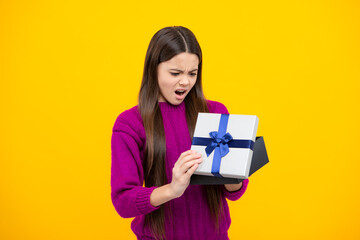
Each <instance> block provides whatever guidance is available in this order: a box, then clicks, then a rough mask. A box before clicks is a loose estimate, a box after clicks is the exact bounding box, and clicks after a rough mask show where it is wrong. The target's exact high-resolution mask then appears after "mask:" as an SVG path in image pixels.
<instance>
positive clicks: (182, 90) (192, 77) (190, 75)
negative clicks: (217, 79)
mask: <svg viewBox="0 0 360 240" xmlns="http://www.w3.org/2000/svg"><path fill="white" fill-rule="evenodd" d="M198 65H199V58H198V56H197V55H196V54H193V53H186V52H183V53H179V54H177V55H175V56H174V57H173V58H171V59H170V60H168V61H166V62H161V63H160V64H159V66H158V83H159V88H160V96H159V102H165V101H167V102H169V103H171V104H172V105H178V104H180V103H181V102H182V101H183V100H184V99H185V97H186V95H187V94H188V93H189V91H190V90H191V88H192V87H193V86H194V85H195V82H196V78H197V71H198Z"/></svg>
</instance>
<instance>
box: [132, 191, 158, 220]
mask: <svg viewBox="0 0 360 240" xmlns="http://www.w3.org/2000/svg"><path fill="white" fill-rule="evenodd" d="M155 188H157V187H156V186H153V187H143V188H142V189H141V190H140V191H138V192H137V194H136V200H135V204H136V207H137V209H138V211H139V212H140V213H141V214H148V213H150V212H152V211H155V210H157V209H159V208H160V206H161V205H159V206H157V207H154V206H153V205H151V203H150V195H151V193H152V191H153V190H154V189H155Z"/></svg>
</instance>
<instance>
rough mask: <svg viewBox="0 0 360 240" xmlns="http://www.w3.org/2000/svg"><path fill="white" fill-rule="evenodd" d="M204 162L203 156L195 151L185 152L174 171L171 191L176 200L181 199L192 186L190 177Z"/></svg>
mask: <svg viewBox="0 0 360 240" xmlns="http://www.w3.org/2000/svg"><path fill="white" fill-rule="evenodd" d="M201 162H202V158H201V154H200V153H197V152H196V151H195V150H188V151H186V152H183V153H182V154H181V155H180V157H179V159H178V160H177V161H176V163H175V165H174V168H173V169H172V173H173V174H172V180H171V183H170V189H171V191H172V193H173V195H174V197H175V198H178V197H181V196H182V195H183V193H184V192H185V190H186V188H187V187H188V186H189V184H190V177H191V175H192V174H193V173H194V172H195V170H196V169H197V167H198V166H199V164H200V163H201Z"/></svg>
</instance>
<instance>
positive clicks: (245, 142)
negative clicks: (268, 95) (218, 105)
mask: <svg viewBox="0 0 360 240" xmlns="http://www.w3.org/2000/svg"><path fill="white" fill-rule="evenodd" d="M220 122H221V123H220ZM258 123H259V118H258V117H257V116H255V115H239V114H218V113H199V114H198V118H197V122H196V126H195V131H194V137H193V142H192V145H191V149H192V150H196V151H197V152H199V153H201V155H202V159H203V162H202V163H201V164H200V165H199V166H198V168H197V169H196V171H195V172H194V174H198V175H205V176H215V177H229V178H244V179H245V178H248V177H249V170H250V165H251V159H252V155H253V150H252V147H253V144H254V142H255V138H256V132H257V128H258ZM211 132H213V133H212V134H211V135H212V137H211V135H210V133H211ZM225 133H227V135H226V136H224V134H225ZM230 135H231V137H232V139H231V137H229V136H230ZM229 138H230V139H231V140H229ZM227 149H228V150H227ZM214 156H215V158H214Z"/></svg>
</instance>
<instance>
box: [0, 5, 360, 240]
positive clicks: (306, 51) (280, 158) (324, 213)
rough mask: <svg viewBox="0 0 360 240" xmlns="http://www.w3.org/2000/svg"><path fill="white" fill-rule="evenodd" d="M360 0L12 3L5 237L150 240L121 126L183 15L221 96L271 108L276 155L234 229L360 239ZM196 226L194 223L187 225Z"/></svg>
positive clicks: (260, 111) (3, 51)
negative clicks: (116, 182)
mask: <svg viewBox="0 0 360 240" xmlns="http://www.w3.org/2000/svg"><path fill="white" fill-rule="evenodd" d="M359 16H360V11H359V3H358V2H357V1H344V0H336V1H335V0H334V1H311V0H307V1H277V0H276V1H264V0H263V1H242V2H238V1H220V2H215V1H214V2H208V1H199V2H195V1H159V2H152V1H151V2H148V1H143V2H138V1H126V2H122V1H69V0H68V1H4V0H2V1H0V84H1V85H0V98H1V100H0V103H1V115H0V117H1V118H0V121H1V122H0V131H1V133H0V164H1V166H0V191H1V192H0V194H1V195H0V214H1V217H0V238H1V239H134V240H135V239H136V238H135V235H133V233H132V231H131V229H130V223H131V220H132V219H123V218H121V217H120V216H119V215H117V213H116V211H115V209H114V207H113V206H112V203H111V199H110V166H111V149H110V140H111V133H112V132H111V130H112V127H113V124H114V122H115V119H116V117H117V116H118V115H119V114H120V113H121V112H122V111H124V110H125V109H128V108H130V107H132V106H134V105H136V104H137V102H136V100H137V94H138V90H139V86H140V81H141V76H142V70H143V64H144V59H145V53H146V49H147V46H148V44H149V42H150V39H151V37H152V36H153V35H154V34H155V32H156V31H157V30H159V29H161V28H163V27H166V26H173V25H182V26H185V27H188V28H189V29H191V30H192V31H193V32H194V33H195V35H196V36H197V38H198V40H199V43H200V45H201V47H202V51H203V57H204V59H203V83H204V89H205V94H206V97H207V98H208V99H212V100H217V101H220V102H223V103H224V104H225V105H226V106H227V107H228V109H229V111H230V113H233V114H254V115H257V116H258V117H259V119H260V121H259V129H258V134H257V135H258V136H264V139H265V144H266V147H267V150H268V154H269V158H270V163H269V164H268V165H267V166H266V167H264V168H263V169H262V170H261V171H259V172H257V173H256V174H254V175H253V176H251V177H250V183H249V187H248V190H247V192H246V193H245V195H244V196H243V197H242V198H240V199H239V200H238V201H235V202H231V201H229V205H230V212H231V217H232V225H231V227H230V230H229V236H230V239H360V230H359V229H360V228H359V225H360V206H359V201H360V193H359V187H360V186H359V185H360V179H359V175H360V174H359V171H360V158H359V157H360V154H359V143H360V141H359V133H360V127H359V125H358V124H359V122H360V121H359V120H360V114H359V106H358V105H359V97H358V96H357V95H358V94H359V90H360V87H359V86H360V84H359V81H360V70H359V66H360V31H359V29H360V27H359V20H360V19H359V18H360V17H359ZM179 227H181V226H179Z"/></svg>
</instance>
